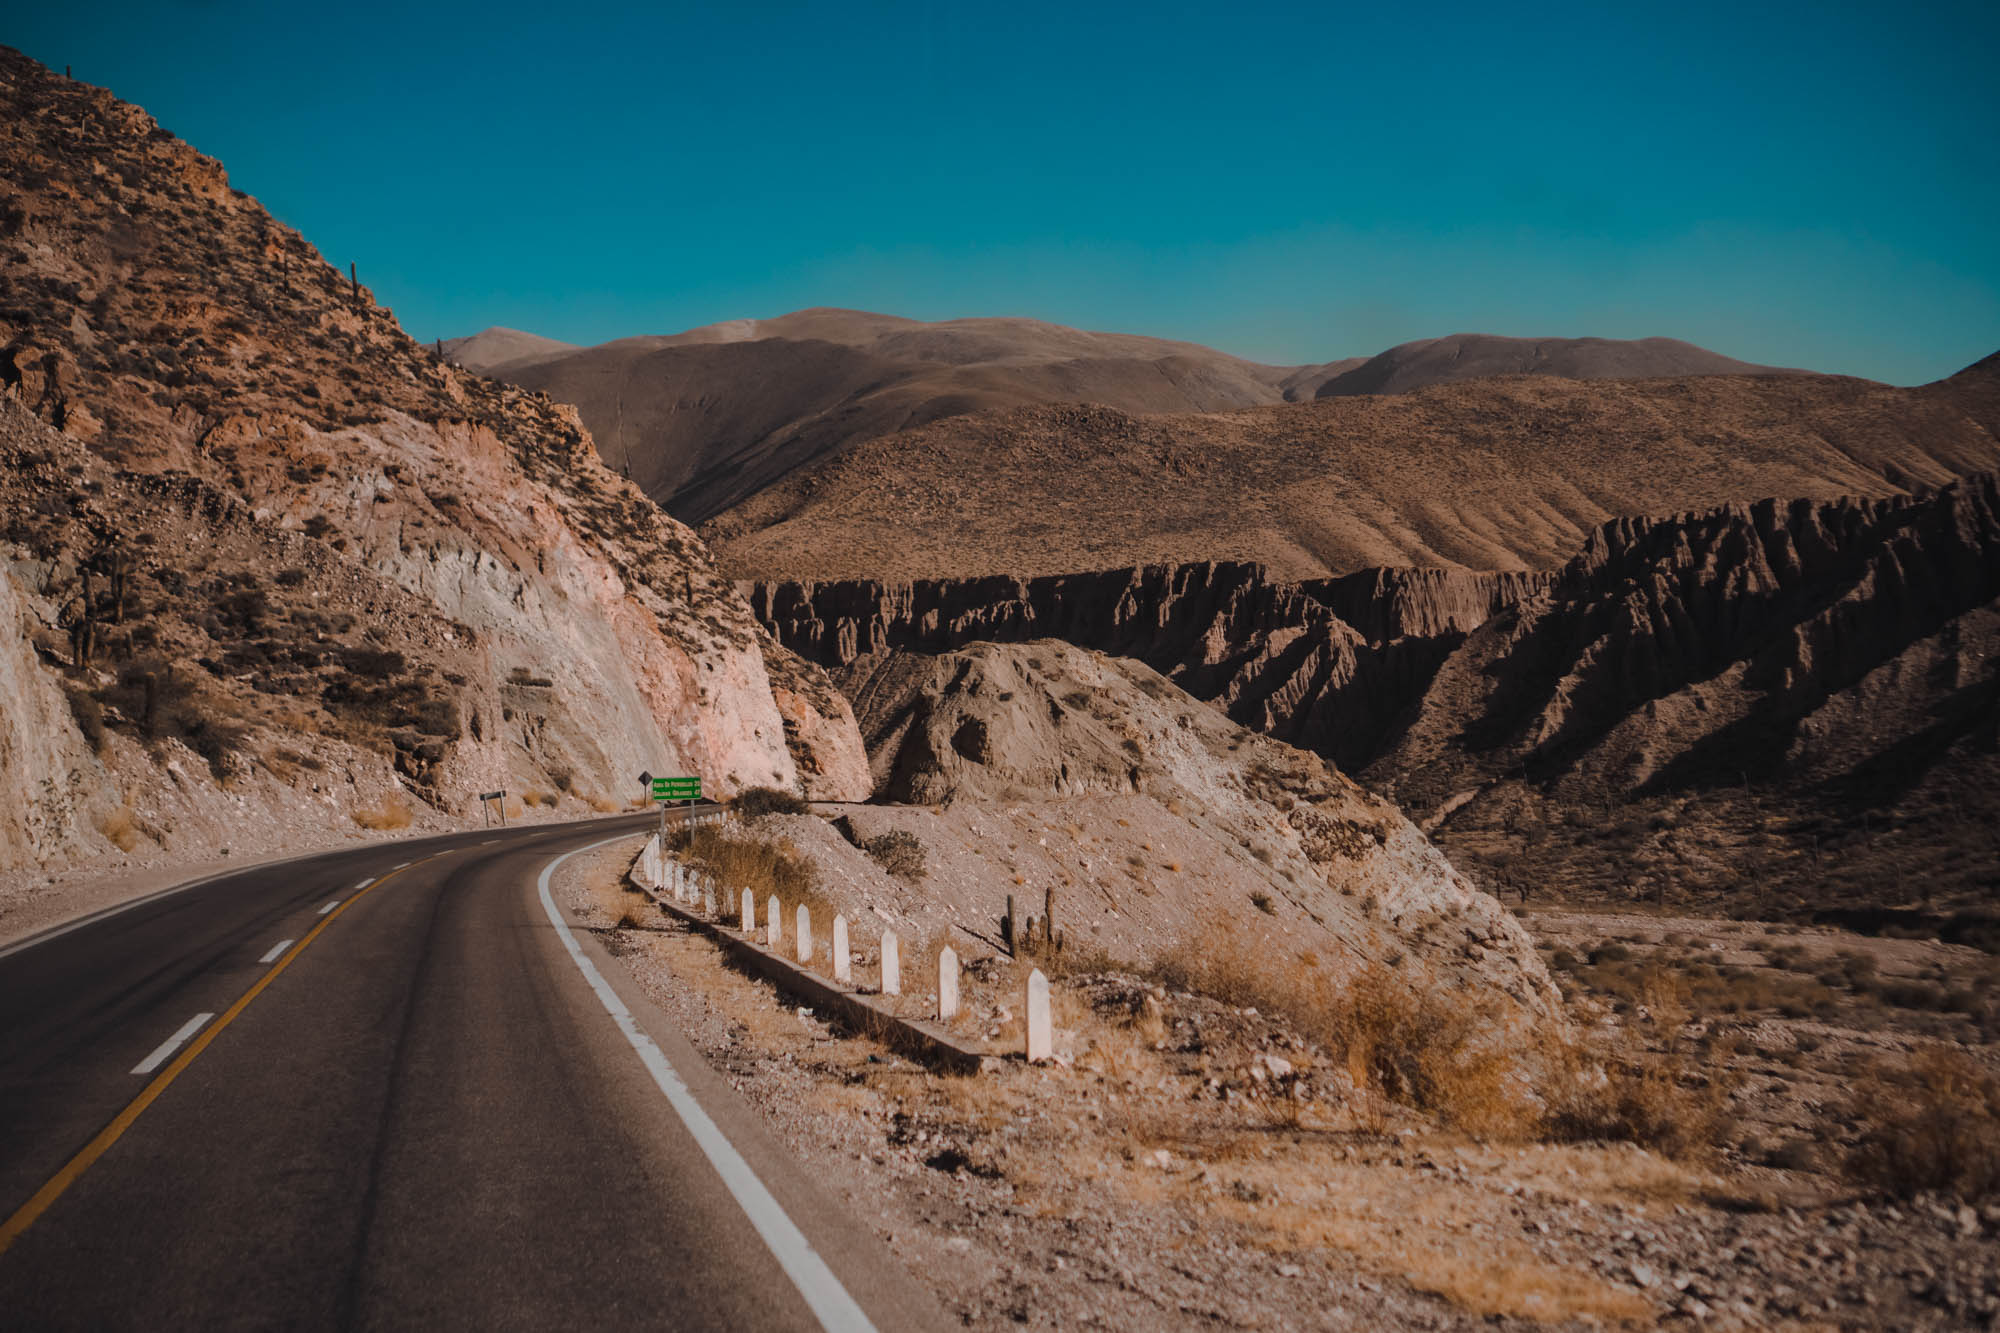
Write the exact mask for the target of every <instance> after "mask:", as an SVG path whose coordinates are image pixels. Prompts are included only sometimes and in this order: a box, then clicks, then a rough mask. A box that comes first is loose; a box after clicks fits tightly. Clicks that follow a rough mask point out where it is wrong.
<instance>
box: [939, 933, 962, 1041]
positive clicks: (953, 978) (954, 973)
mask: <svg viewBox="0 0 2000 1333" xmlns="http://www.w3.org/2000/svg"><path fill="white" fill-rule="evenodd" d="M937 1016H938V1022H940V1023H946V1022H949V1021H951V1020H952V1019H954V1018H957V1017H958V951H957V950H955V949H953V948H952V947H951V946H950V945H949V944H947V945H945V946H944V948H942V949H939V950H938V1010H937Z"/></svg>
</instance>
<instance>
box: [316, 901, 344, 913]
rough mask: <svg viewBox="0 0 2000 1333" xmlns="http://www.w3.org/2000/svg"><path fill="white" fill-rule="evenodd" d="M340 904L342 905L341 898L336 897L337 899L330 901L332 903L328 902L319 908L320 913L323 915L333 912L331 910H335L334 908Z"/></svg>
mask: <svg viewBox="0 0 2000 1333" xmlns="http://www.w3.org/2000/svg"><path fill="white" fill-rule="evenodd" d="M338 906H340V899H338V898H335V899H334V900H333V901H332V902H330V903H328V904H327V905H326V906H324V907H322V908H320V909H319V914H320V915H321V916H325V915H326V914H327V913H328V912H331V911H332V910H333V909H334V908H336V907H338Z"/></svg>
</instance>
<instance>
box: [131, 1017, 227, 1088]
mask: <svg viewBox="0 0 2000 1333" xmlns="http://www.w3.org/2000/svg"><path fill="white" fill-rule="evenodd" d="M214 1017H215V1015H214V1014H196V1015H195V1016H194V1017H193V1018H190V1019H189V1020H188V1021H187V1022H185V1023H183V1024H181V1030H180V1031H179V1032H176V1033H175V1034H174V1035H173V1036H171V1037H168V1038H167V1039H166V1040H165V1041H163V1042H161V1043H160V1044H159V1045H158V1046H157V1047H156V1048H154V1050H153V1053H152V1054H151V1055H149V1056H147V1057H146V1058H145V1059H143V1060H141V1061H140V1062H139V1063H138V1064H136V1065H133V1066H132V1072H133V1073H135V1074H150V1073H152V1072H153V1071H154V1070H155V1069H158V1068H159V1067H160V1066H161V1065H163V1064H165V1063H166V1062H167V1057H169V1056H171V1055H172V1054H173V1053H174V1052H175V1051H178V1050H179V1049H180V1048H181V1046H182V1045H183V1044H184V1043H185V1042H186V1041H187V1039H188V1038H189V1037H192V1036H193V1035H194V1034H195V1033H197V1032H199V1031H201V1025H202V1024H204V1023H206V1022H207V1021H208V1020H209V1019H211V1018H214Z"/></svg>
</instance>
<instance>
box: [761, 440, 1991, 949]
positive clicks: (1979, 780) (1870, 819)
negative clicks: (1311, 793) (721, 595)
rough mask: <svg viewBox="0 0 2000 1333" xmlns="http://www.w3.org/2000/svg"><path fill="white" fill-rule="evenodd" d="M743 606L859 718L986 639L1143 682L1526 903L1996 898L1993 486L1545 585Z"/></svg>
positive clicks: (789, 588) (1127, 583)
mask: <svg viewBox="0 0 2000 1333" xmlns="http://www.w3.org/2000/svg"><path fill="white" fill-rule="evenodd" d="M752 603H753V606H754V607H755V608H756V610H757V612H758V614H759V615H760V617H761V618H763V619H764V621H765V622H766V624H767V625H769V626H770V628H771V629H772V631H773V632H774V633H775V634H776V635H777V636H778V637H779V638H780V639H781V640H782V641H784V642H786V643H788V644H789V645H791V646H792V647H794V648H796V649H797V650H798V651H799V652H800V653H802V654H804V655H806V656H808V657H810V658H812V659H814V660H817V661H819V662H822V663H824V664H825V665H827V666H828V667H830V668H832V669H834V670H835V672H836V677H837V679H839V680H840V681H841V682H842V684H843V687H844V688H846V689H848V690H849V691H850V692H852V693H853V695H854V697H855V698H856V699H857V700H861V701H862V706H861V711H862V712H863V713H864V714H867V713H868V712H869V711H870V710H871V709H872V708H874V705H873V704H872V703H871V702H869V698H870V695H871V693H872V692H874V691H876V690H877V689H878V688H879V685H878V682H880V681H882V680H885V679H890V678H893V677H895V676H898V675H908V674H910V668H908V667H903V666H897V665H896V664H897V663H899V662H900V661H902V660H903V659H907V658H917V659H927V658H930V657H933V656H935V655H938V654H944V653H950V652H953V651H956V650H958V649H960V648H961V647H963V645H965V644H967V643H970V642H974V641H978V640H1001V641H1006V642H1024V641H1029V640H1034V639H1038V638H1044V637H1059V638H1062V639H1064V640H1066V641H1068V642H1070V643H1073V644H1076V645H1078V646H1079V647H1083V648H1089V649H1093V650H1097V651H1100V652H1106V653H1112V654H1116V655H1119V656H1126V657H1134V658H1139V659H1141V660H1143V661H1145V662H1146V663H1147V664H1148V665H1150V666H1152V667H1154V668H1155V669H1157V670H1159V671H1161V672H1163V673H1165V674H1167V675H1168V676H1169V677H1170V678H1171V679H1173V680H1174V682H1175V683H1176V684H1178V685H1180V686H1181V687H1182V688H1184V689H1186V690H1188V691H1189V692H1190V693H1192V694H1195V695H1197V696H1198V697H1201V698H1204V699H1208V700H1210V701H1212V702H1214V703H1215V704H1216V705H1217V706H1218V707H1221V708H1223V709H1224V710H1225V711H1227V712H1228V713H1229V714H1230V716H1231V717H1233V718H1234V719H1235V720H1236V721H1238V722H1239V723H1241V724H1243V725H1245V726H1249V727H1253V728H1255V729H1256V730H1258V731H1261V732H1264V733H1267V734H1269V735H1272V736H1275V737H1278V738H1280V739H1283V740H1287V741H1290V742H1292V743H1293V744H1296V745H1299V746H1303V747H1305V748H1308V749H1311V750H1314V751H1316V752H1318V753H1319V754H1321V755H1324V756H1326V757H1328V758H1330V759H1332V760H1334V761H1335V762H1336V763H1338V764H1340V765H1341V766H1342V767H1345V768H1348V769H1349V770H1350V771H1353V772H1356V773H1358V774H1359V775H1360V776H1361V777H1362V778H1363V780H1364V781H1365V782H1367V783H1368V784H1369V785H1370V786H1372V787H1374V788H1375V789H1376V790H1378V791H1381V792H1383V793H1384V794H1386V795H1389V796H1392V797H1393V798H1394V799H1396V800H1397V802H1398V803H1399V804H1401V805H1402V806H1403V807H1404V808H1405V809H1407V810H1409V811H1410V812H1411V815H1412V817H1413V818H1419V819H1421V820H1423V821H1425V823H1426V826H1427V827H1430V828H1433V829H1436V830H1438V836H1439V838H1440V840H1441V841H1443V842H1444V843H1445V845H1446V846H1447V847H1449V848H1451V849H1452V850H1453V851H1454V853H1455V854H1456V855H1458V856H1459V857H1460V860H1461V864H1466V865H1470V866H1475V867H1478V868H1479V869H1480V870H1481V872H1482V873H1483V874H1485V875H1486V876H1487V878H1488V880H1489V882H1491V883H1493V884H1496V885H1513V886H1515V887H1518V888H1520V889H1521V890H1523V891H1525V892H1528V893H1535V892H1544V891H1548V892H1559V893H1562V894H1564V895H1565V896H1572V897H1597V898H1603V897H1610V898H1614V899H1616V898H1621V897H1624V898H1629V897H1634V896H1637V897H1645V898H1656V897H1657V898H1666V899H1671V900H1674V901H1679V902H1689V901H1700V902H1705V903H1708V904H1711V905H1713V904H1715V903H1717V902H1719V903H1721V904H1722V905H1725V906H1730V907H1738V908H1755V909H1757V910H1769V909H1770V908H1772V907H1773V906H1775V907H1777V908H1779V909H1781V910H1784V911H1787V912H1790V913H1807V914H1810V913H1813V912H1816V911H1823V910H1833V909H1856V908H1876V909H1880V908H1896V909H1899V910H1901V909H1906V908H1907V909H1926V908H1927V909H1930V910H1931V911H1932V912H1933V913H1934V914H1935V913H1939V912H1945V911H1947V910H1949V909H1957V908H1962V907H1966V906H1972V905H1977V906H1982V907H1986V908H1990V907H1991V906H1993V905H1994V904H1995V903H1996V902H2000V841H1996V833H1995V830H1996V829H2000V731H1996V727H2000V482H1996V478H1995V477H1994V475H1993V474H1984V475H1981V476H1976V477H1972V478H1968V479H1966V480H1965V481H1963V482H1959V483H1954V484H1953V485H1951V486H1948V487H1946V488H1944V489H1943V490H1941V491H1937V492H1933V493H1930V494H1927V495H1924V496H1922V497H1910V496H1897V497H1892V498H1889V499H1881V500H1853V499H1847V500H1839V501H1834V502H1830V503H1825V504H1813V503H1809V502H1805V501H1796V502H1790V503H1779V502H1764V503H1760V504H1757V505H1753V506H1745V505H1732V506H1727V507H1724V508H1720V509H1715V510H1710V511H1707V512H1705V513H1697V514H1686V515H1682V516H1680V517H1676V518H1670V519H1653V520H1620V521H1617V522H1614V523H1610V524H1606V525H1605V526H1604V527H1603V528H1601V529H1600V530H1598V531H1597V532H1595V533H1593V534H1592V535H1591V537H1590V539H1589V540H1588V541H1587V542H1586V543H1585V544H1584V546H1583V548H1582V550H1581V551H1580V553H1579V554H1577V555H1576V556H1575V557H1574V558H1573V559H1571V560H1570V561H1569V562H1568V563H1566V564H1565V565H1564V566H1563V567H1562V568H1561V569H1560V570H1559V571H1557V572H1555V573H1553V574H1534V575H1504V574H1474V573H1466V572H1458V571H1445V570H1377V571H1369V572H1366V573H1363V574H1356V575H1351V576H1348V577H1346V578H1341V579H1333V580H1321V581H1313V582H1305V583H1285V582H1274V581H1272V580H1270V579H1268V578H1267V577H1266V575H1265V573H1264V571H1263V570H1261V569H1258V568H1257V567H1255V566H1244V565H1192V566H1180V567H1154V568H1148V569H1136V570H1123V571H1110V572H1106V573H1100V574H1084V575H1068V576H1059V577H1050V578H1038V579H1029V580H1022V579H1015V578H1007V577H995V578H986V579H970V580H932V581H923V582H918V583H914V584H879V583H869V582H850V583H816V584H776V585H760V586H758V587H757V588H755V589H753V595H752ZM1003 697H1004V696H1003ZM878 768H879V764H878ZM1893 918H1894V914H1893V913H1891V914H1890V918H1889V919H1893ZM1912 920H1913V921H1914V922H1915V926H1913V927H1912V928H1916V926H1921V927H1922V928H1924V929H1927V930H1936V929H1941V928H1942V929H1950V928H1952V923H1951V922H1950V921H1948V920H1946V919H1945V917H1943V916H1939V915H1932V916H1929V917H1925V916H1923V915H1922V914H1921V912H1920V911H1919V912H1918V913H1917V914H1916V915H1915V916H1913V917H1912ZM1977 920H1978V919H1977V918H1976V917H1975V918H1965V919H1964V920H1963V921H1962V922H1961V925H1963V926H1964V927H1965V928H1968V929H1970V928H1974V927H1976V926H1977ZM1994 942H1995V944H1996V945H2000V933H1996V938H1995V941H1994Z"/></svg>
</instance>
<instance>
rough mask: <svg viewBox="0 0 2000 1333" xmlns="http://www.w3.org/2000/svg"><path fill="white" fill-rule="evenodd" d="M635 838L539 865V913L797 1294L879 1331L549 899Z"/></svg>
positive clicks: (831, 1323)
mask: <svg viewBox="0 0 2000 1333" xmlns="http://www.w3.org/2000/svg"><path fill="white" fill-rule="evenodd" d="M630 836H631V835H630V834H620V835H619V836H618V837H615V838H606V839H604V840H603V841H602V842H593V843H591V844H590V845H589V846H588V847H579V848H577V849H576V850H575V851H570V852H564V853H563V854H562V855H561V856H558V857H557V858H555V860H553V861H551V862H549V863H548V864H547V865H546V866H544V867H542V874H541V878H540V879H539V880H538V881H537V882H536V888H537V889H538V890H539V891H540V893H541V898H542V910H543V911H544V912H546V913H548V918H549V924H550V925H552V926H554V927H555V928H556V934H557V935H559V936H561V937H562V942H563V947H564V948H565V949H567V950H569V956H570V959H571V961H573V962H574V963H575V964H576V966H577V970H578V971H580V972H582V973H583V979H584V980H585V981H588V982H589V983H590V988H591V989H592V990H593V991H596V992H597V998H598V1000H599V1002H601V1003H602V1004H603V1005H604V1009H605V1012H607V1013H609V1014H610V1015H611V1017H612V1019H613V1020H614V1021H616V1022H617V1024H618V1030H619V1031H620V1032H623V1033H624V1034H625V1040H626V1041H628V1042H630V1043H631V1044H632V1049H633V1050H635V1051H637V1052H638V1053H639V1060H640V1062H641V1063H642V1064H644V1065H645V1066H646V1072H647V1073H649V1074H651V1075H652V1076H653V1082H654V1083H655V1084H657V1085H658V1086H659V1089H660V1091H661V1092H662V1093H664V1094H666V1098H667V1103H668V1105H670V1106H672V1107H673V1108H674V1112H675V1114H677V1115H679V1116H680V1118H681V1122H682V1123H683V1124H685V1125H686V1126H687V1127H688V1132H689V1133H690V1134H692V1135H693V1136H694V1141H695V1142H696V1143H697V1144H699V1145H700V1146H701V1150H702V1152H703V1153H705V1154H706V1155H707V1157H708V1160H709V1164H710V1165H711V1166H713V1167H714V1168H715V1170H716V1173H717V1174H718V1175H720V1176H721V1177H722V1183H723V1184H724V1185H727V1186H728V1187H729V1192H730V1193H731V1194H733V1195H735V1196H736V1202H737V1204H738V1205H739V1206H741V1207H742V1209H743V1212H744V1214H745V1215H746V1216H747V1217H749V1219H750V1225H751V1226H753V1227H755V1228H756V1229H757V1234H758V1235H759V1236H761V1237H763V1239H764V1244H765V1245H767V1246H769V1247H770V1250H771V1254H772V1256H773V1257H774V1258H776V1259H777V1261H778V1266H779V1267H781V1268H783V1269H784V1270H785V1276H786V1277H789V1278H790V1279H791V1280H792V1285H793V1286H795V1287H797V1288H798V1289H799V1295H801V1296H803V1297H805V1302H806V1304H807V1305H808V1306H809V1307H811V1309H812V1312H813V1315H814V1316H815V1317H816V1318H817V1319H818V1320H819V1322H820V1326H821V1327H822V1328H825V1329H827V1330H828V1333H874V1328H875V1325H874V1324H873V1323H871V1322H869V1319H868V1316H867V1314H866V1313H865V1312H864V1311H863V1310H862V1308H861V1306H860V1305H859V1304H857V1303H856V1301H855V1299H854V1297H853V1296H851V1295H849V1294H848V1291H847V1288H846V1287H843V1286H842V1285H841V1284H840V1279H839V1278H838V1277H836V1276H834V1272H833V1270H832V1269H831V1268H829V1267H827V1264H826V1260H824V1259H822V1258H820V1256H819V1253H818V1251H816V1250H814V1249H813V1247H812V1242H811V1241H809V1240H807V1239H806V1236H805V1233H804V1232H803V1231H800V1230H799V1226H798V1223H796V1222H794V1221H792V1219H791V1217H790V1216H789V1215H788V1214H787V1213H786V1212H785V1209H784V1206H783V1205H782V1204H780V1203H779V1202H778V1201H777V1200H776V1199H775V1198H773V1197H772V1195H771V1191H770V1190H769V1189H767V1188H765V1186H764V1182H763V1181H761V1180H759V1179H758V1178H757V1173H756V1171H755V1170H753V1169H752V1168H751V1166H750V1163H748V1162H746V1161H744V1160H743V1156H742V1154H741V1153H739V1152H737V1151H736V1145H734V1144H732V1143H731V1142H730V1141H729V1139H728V1137H727V1136H726V1135H724V1134H723V1132H722V1130H721V1128H720V1127H718V1126H717V1125H716V1123H715V1121H714V1120H713V1119H712V1118H711V1117H710V1116H709V1114H708V1112H707V1111H705V1110H703V1109H702V1106H701V1103H700V1102H698V1101H696V1100H695V1097H694V1094H693V1093H692V1092H690V1091H688V1086H687V1084H686V1083H685V1082H683V1081H682V1079H681V1076H680V1074H679V1073H678V1072H676V1071H675V1069H674V1066H673V1064H672V1062H671V1061H669V1060H668V1059H667V1056H666V1052H664V1051H662V1050H661V1049H660V1048H659V1045H658V1044H657V1043H656V1042H654V1040H653V1039H652V1038H651V1037H649V1036H647V1035H646V1033H645V1031H644V1030H643V1029H642V1028H640V1026H639V1024H638V1021H637V1020H636V1019H634V1018H633V1017H632V1011H631V1010H629V1009H627V1008H626V1007H625V1002H624V1001H623V1000H621V999H619V998H618V993H617V992H616V991H614V990H612V989H611V984H610V983H609V982H607V981H606V980H605V979H604V975H603V974H602V973H600V972H599V971H598V970H597V968H596V966H595V965H594V964H592V963H591V961H590V960H589V959H588V958H586V957H584V956H583V948H582V946H580V945H579V944H578V943H577V942H576V936H575V935H573V934H571V933H570V928H569V926H568V925H567V924H566V923H565V922H564V921H563V918H562V913H561V911H559V910H558V909H557V907H556V901H555V899H554V898H552V897H551V896H550V895H549V877H550V876H551V875H553V874H554V873H555V870H556V867H557V866H559V865H561V864H562V863H563V862H565V861H567V860H569V858H570V857H572V856H576V855H578V854H580V853H583V852H588V851H592V850H594V849H596V848H599V847H603V846H605V845H607V844H609V843H614V842H621V841H623V840H624V839H625V838H627V837H630Z"/></svg>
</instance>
